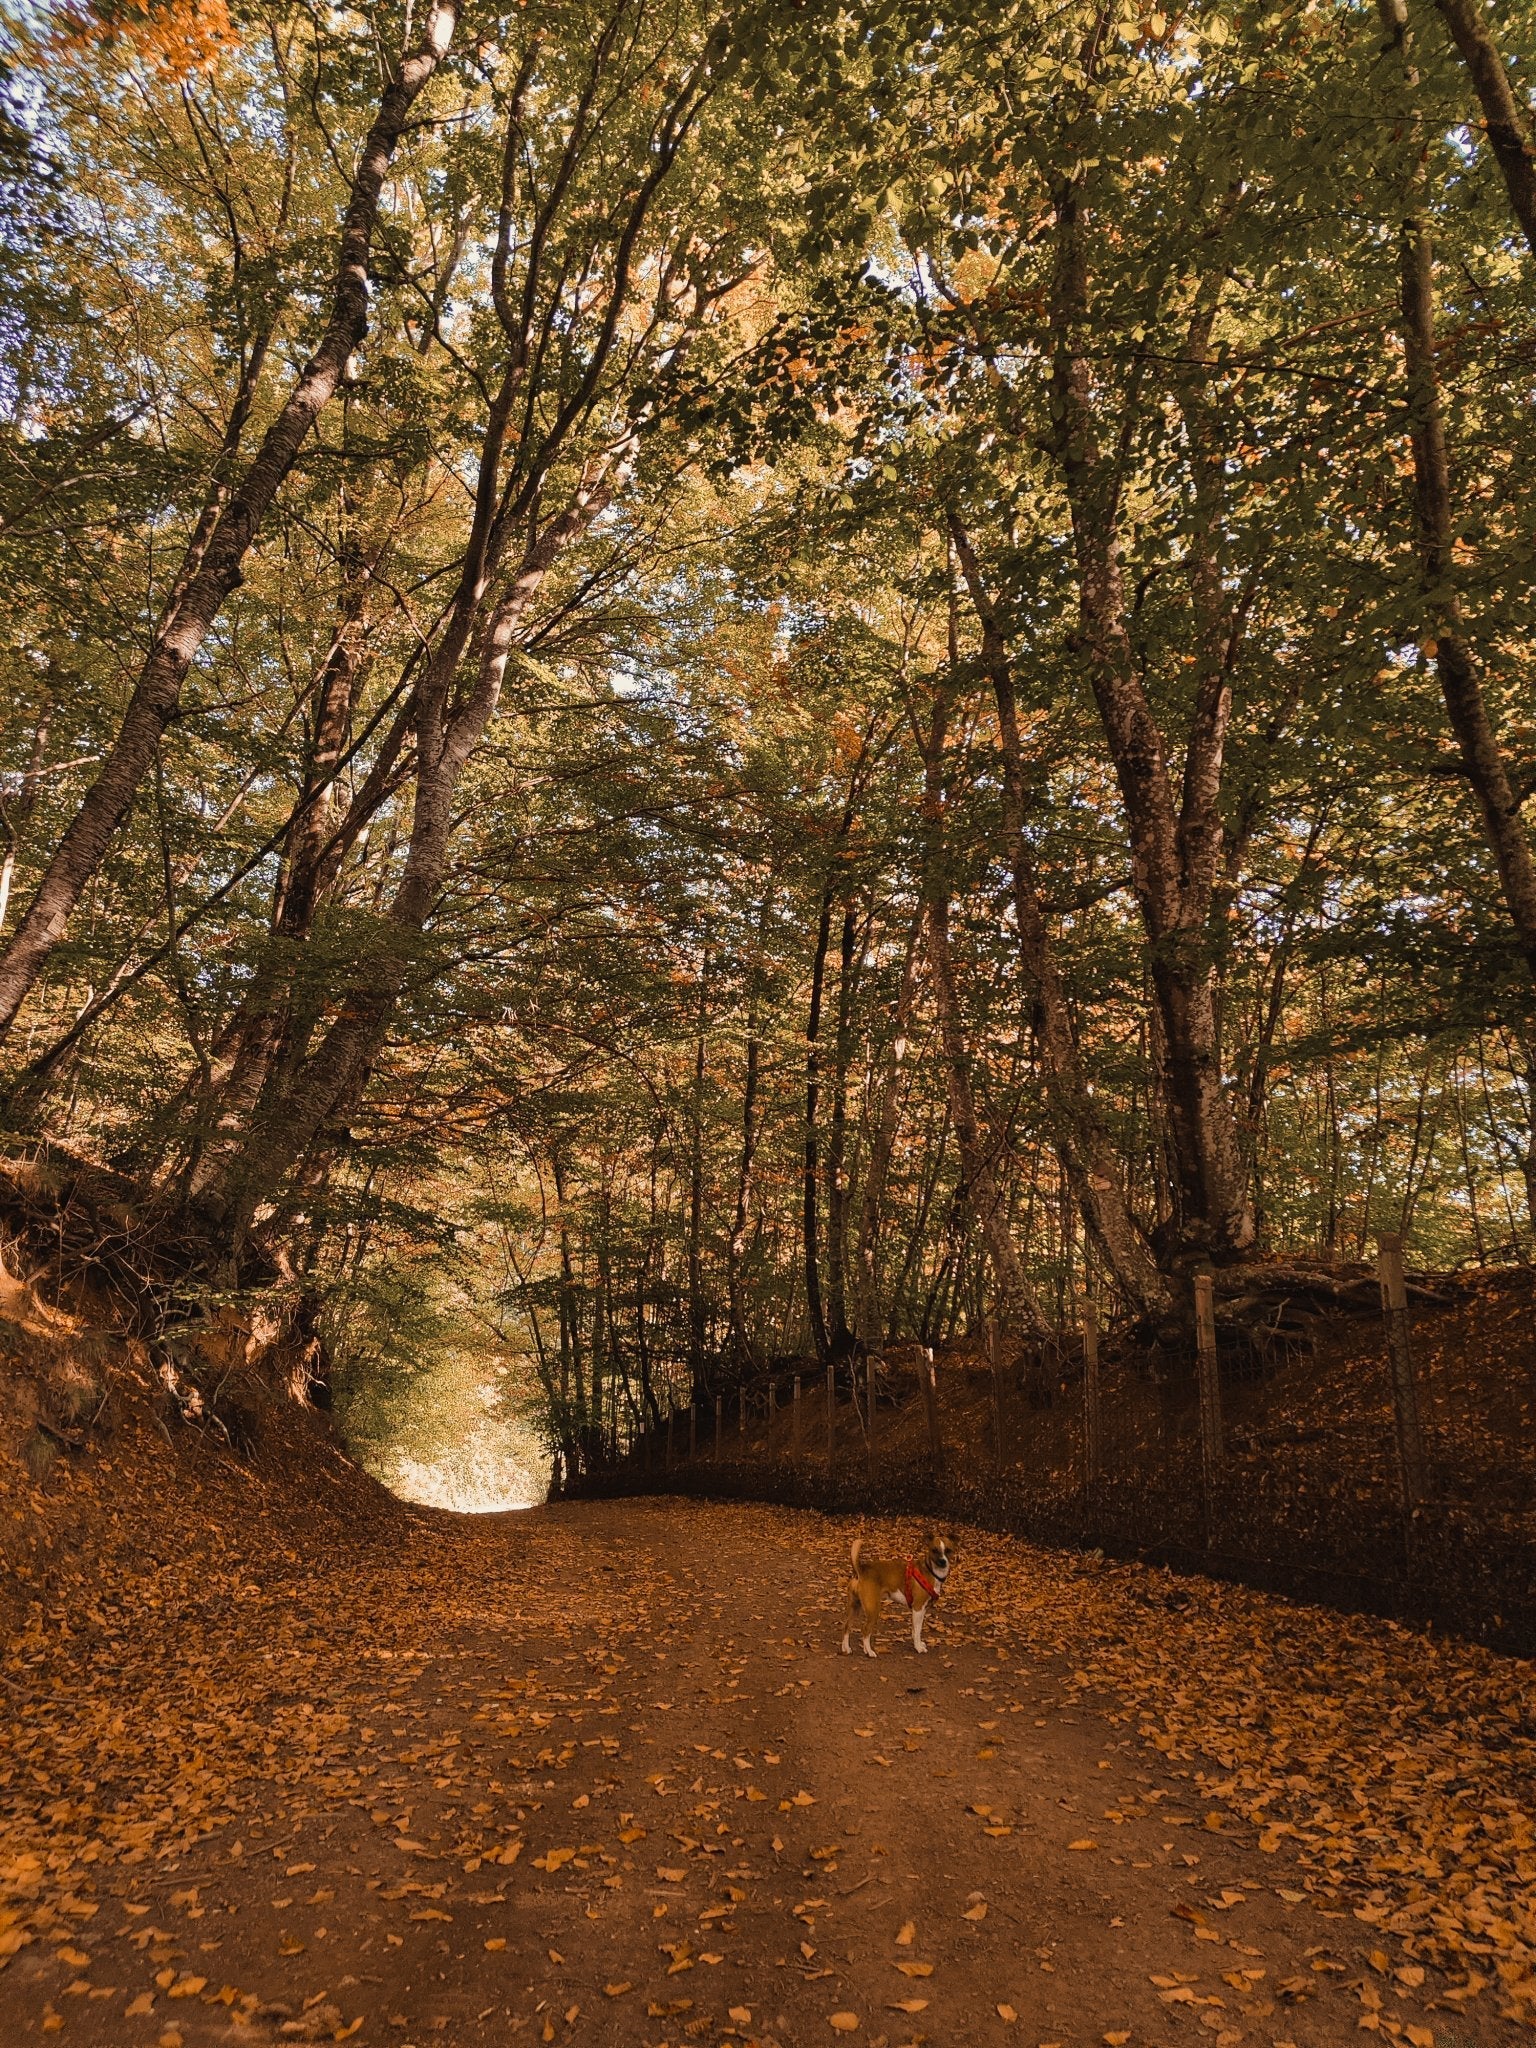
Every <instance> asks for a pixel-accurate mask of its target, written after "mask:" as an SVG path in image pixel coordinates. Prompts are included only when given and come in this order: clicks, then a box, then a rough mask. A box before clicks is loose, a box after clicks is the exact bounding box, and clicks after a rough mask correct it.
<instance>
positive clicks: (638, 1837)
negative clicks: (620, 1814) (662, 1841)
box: [619, 1828, 645, 1849]
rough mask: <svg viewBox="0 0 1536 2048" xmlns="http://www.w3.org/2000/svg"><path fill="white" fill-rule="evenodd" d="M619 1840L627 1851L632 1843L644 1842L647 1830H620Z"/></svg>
mask: <svg viewBox="0 0 1536 2048" xmlns="http://www.w3.org/2000/svg"><path fill="white" fill-rule="evenodd" d="M619 1840H620V1841H621V1842H622V1843H623V1844H624V1846H625V1848H626V1849H627V1848H628V1847H629V1845H630V1843H631V1842H643V1841H644V1840H645V1829H644V1828H620V1829H619Z"/></svg>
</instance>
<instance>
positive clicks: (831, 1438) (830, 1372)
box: [827, 1358, 837, 1472]
mask: <svg viewBox="0 0 1536 2048" xmlns="http://www.w3.org/2000/svg"><path fill="white" fill-rule="evenodd" d="M836 1443H837V1367H836V1366H835V1365H834V1364H833V1362H832V1360H831V1359H830V1358H829V1359H828V1360H827V1470H828V1471H829V1472H830V1471H831V1469H832V1463H833V1452H834V1447H835V1445H836Z"/></svg>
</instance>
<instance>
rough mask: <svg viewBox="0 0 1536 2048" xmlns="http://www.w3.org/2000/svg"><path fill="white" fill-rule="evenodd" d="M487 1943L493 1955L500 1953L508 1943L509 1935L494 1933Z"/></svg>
mask: <svg viewBox="0 0 1536 2048" xmlns="http://www.w3.org/2000/svg"><path fill="white" fill-rule="evenodd" d="M485 1945H486V1947H487V1948H488V1949H489V1950H490V1951H491V1953H492V1955H499V1954H500V1953H501V1951H502V1950H503V1949H504V1948H505V1947H506V1945H507V1937H506V1936H505V1935H504V1934H493V1935H492V1936H491V1938H490V1940H489V1941H488V1942H487V1943H486V1944H485Z"/></svg>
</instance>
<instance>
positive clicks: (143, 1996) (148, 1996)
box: [127, 1991, 155, 2020]
mask: <svg viewBox="0 0 1536 2048" xmlns="http://www.w3.org/2000/svg"><path fill="white" fill-rule="evenodd" d="M154 2009H155V1994H154V1993H153V1991H141V1992H140V1993H139V1995H138V1997H137V1998H135V1999H133V2000H132V2001H131V2002H130V2004H129V2005H128V2007H127V2017H128V2018H129V2019H131V2020H139V2019H142V2018H143V2017H144V2015H145V2013H147V2012H153V2011H154Z"/></svg>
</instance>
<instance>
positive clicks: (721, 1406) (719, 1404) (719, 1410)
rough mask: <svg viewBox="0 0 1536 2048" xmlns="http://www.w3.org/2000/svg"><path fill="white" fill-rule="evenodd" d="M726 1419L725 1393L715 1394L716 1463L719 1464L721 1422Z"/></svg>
mask: <svg viewBox="0 0 1536 2048" xmlns="http://www.w3.org/2000/svg"><path fill="white" fill-rule="evenodd" d="M724 1419H725V1396H724V1394H716V1396H715V1463H716V1464H717V1465H718V1464H719V1462H720V1428H721V1424H722V1423H723V1421H724Z"/></svg>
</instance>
